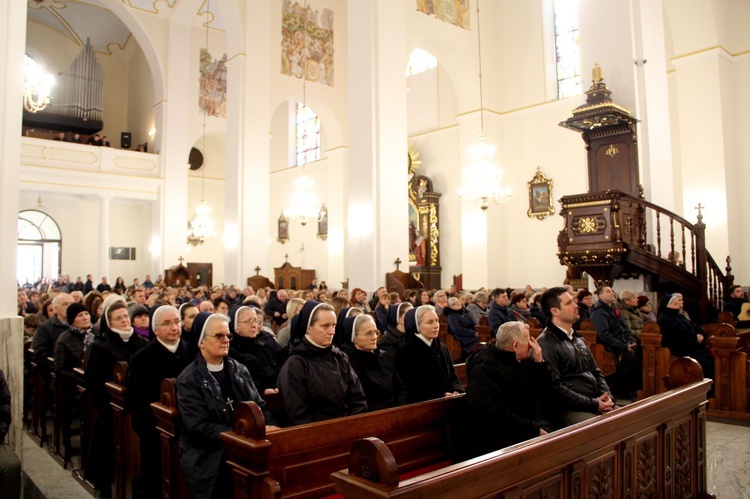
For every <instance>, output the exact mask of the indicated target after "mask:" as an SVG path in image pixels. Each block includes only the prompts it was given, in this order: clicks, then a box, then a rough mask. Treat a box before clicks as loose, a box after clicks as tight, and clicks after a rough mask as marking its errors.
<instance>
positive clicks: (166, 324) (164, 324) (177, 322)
mask: <svg viewBox="0 0 750 499" xmlns="http://www.w3.org/2000/svg"><path fill="white" fill-rule="evenodd" d="M158 326H159V327H171V326H177V327H180V326H182V321H180V319H175V320H173V321H164V322H162V323H161V324H159V325H158Z"/></svg>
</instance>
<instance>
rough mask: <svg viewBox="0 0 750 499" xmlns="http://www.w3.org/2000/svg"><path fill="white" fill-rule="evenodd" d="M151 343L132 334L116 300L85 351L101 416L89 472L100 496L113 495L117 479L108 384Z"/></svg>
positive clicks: (87, 375) (88, 376) (89, 379)
mask: <svg viewBox="0 0 750 499" xmlns="http://www.w3.org/2000/svg"><path fill="white" fill-rule="evenodd" d="M147 343H148V341H147V340H146V339H145V338H143V337H142V336H139V335H138V334H136V333H135V332H134V331H133V328H132V326H131V325H130V315H129V314H128V308H127V306H126V305H125V302H123V301H121V298H120V300H115V301H113V302H112V304H111V305H109V306H108V307H107V308H106V309H105V311H104V316H103V317H102V322H101V326H100V330H99V336H97V337H96V339H95V340H94V341H93V342H92V343H91V347H89V348H88V350H87V351H86V363H85V379H86V389H87V390H88V392H89V393H90V394H91V398H92V401H93V404H94V408H95V409H96V412H97V414H98V418H97V420H96V423H95V426H94V433H93V437H92V439H91V449H90V454H89V458H88V461H87V468H88V469H87V471H88V472H89V473H90V474H89V476H90V478H91V481H92V482H93V483H94V486H95V487H96V489H97V490H99V491H100V493H101V494H103V495H104V496H107V497H108V495H109V494H111V488H112V480H113V479H114V466H115V461H114V446H115V441H114V421H113V414H112V408H111V406H110V405H109V400H110V399H109V394H108V393H107V389H106V387H105V384H106V383H107V382H108V381H112V380H113V379H114V371H115V365H116V364H117V363H118V362H120V361H125V362H130V358H131V357H132V356H133V354H134V353H135V352H137V351H138V350H140V349H141V348H143V347H144V346H146V344H147Z"/></svg>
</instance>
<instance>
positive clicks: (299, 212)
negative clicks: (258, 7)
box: [283, 1, 321, 226]
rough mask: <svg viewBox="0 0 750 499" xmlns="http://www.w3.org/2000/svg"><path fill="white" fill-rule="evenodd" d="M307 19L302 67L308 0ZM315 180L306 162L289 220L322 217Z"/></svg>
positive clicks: (287, 213)
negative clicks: (306, 166) (308, 170)
mask: <svg viewBox="0 0 750 499" xmlns="http://www.w3.org/2000/svg"><path fill="white" fill-rule="evenodd" d="M304 12H305V21H304V24H303V28H302V33H303V36H302V54H303V62H302V67H303V68H306V67H307V1H305V5H304ZM302 108H303V109H304V110H305V111H306V110H307V71H302ZM314 188H315V180H313V179H312V177H310V174H309V173H307V170H306V169H305V165H304V163H303V164H302V173H300V176H299V177H297V179H296V180H295V181H294V192H292V195H291V196H290V197H289V203H290V207H289V208H287V209H285V210H283V215H284V216H285V217H286V218H288V219H289V220H294V221H297V220H299V222H300V224H302V225H303V226H304V225H307V222H309V221H311V220H314V221H318V220H319V219H320V216H321V215H320V213H321V210H320V209H319V208H318V206H319V205H320V201H319V200H318V196H317V195H316V194H315V191H314V190H313V189H314Z"/></svg>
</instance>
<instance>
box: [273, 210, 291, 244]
mask: <svg viewBox="0 0 750 499" xmlns="http://www.w3.org/2000/svg"><path fill="white" fill-rule="evenodd" d="M278 227H279V230H278V237H277V238H276V240H277V241H278V242H280V243H281V244H284V243H286V242H287V241H288V240H289V219H288V218H287V217H286V215H284V212H283V211H282V212H281V215H279V222H278Z"/></svg>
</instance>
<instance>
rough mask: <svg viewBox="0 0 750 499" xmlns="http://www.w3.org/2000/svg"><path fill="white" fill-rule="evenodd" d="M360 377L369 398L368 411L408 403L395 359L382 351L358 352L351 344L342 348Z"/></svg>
mask: <svg viewBox="0 0 750 499" xmlns="http://www.w3.org/2000/svg"><path fill="white" fill-rule="evenodd" d="M342 350H343V351H344V352H345V353H346V355H347V356H348V357H349V362H350V363H351V365H352V368H353V369H354V372H355V373H357V377H359V382H360V384H361V385H362V389H363V390H364V391H365V397H367V410H368V411H378V410H380V409H388V408H389V407H396V406H399V405H403V404H405V403H406V387H404V385H403V383H402V382H401V378H399V377H398V373H396V367H395V366H394V365H393V357H392V356H391V355H389V354H387V353H386V352H384V351H382V350H379V349H377V350H375V351H373V352H366V351H364V350H357V349H356V348H355V347H354V346H353V345H352V344H351V343H349V344H346V345H344V346H343V347H342Z"/></svg>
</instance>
